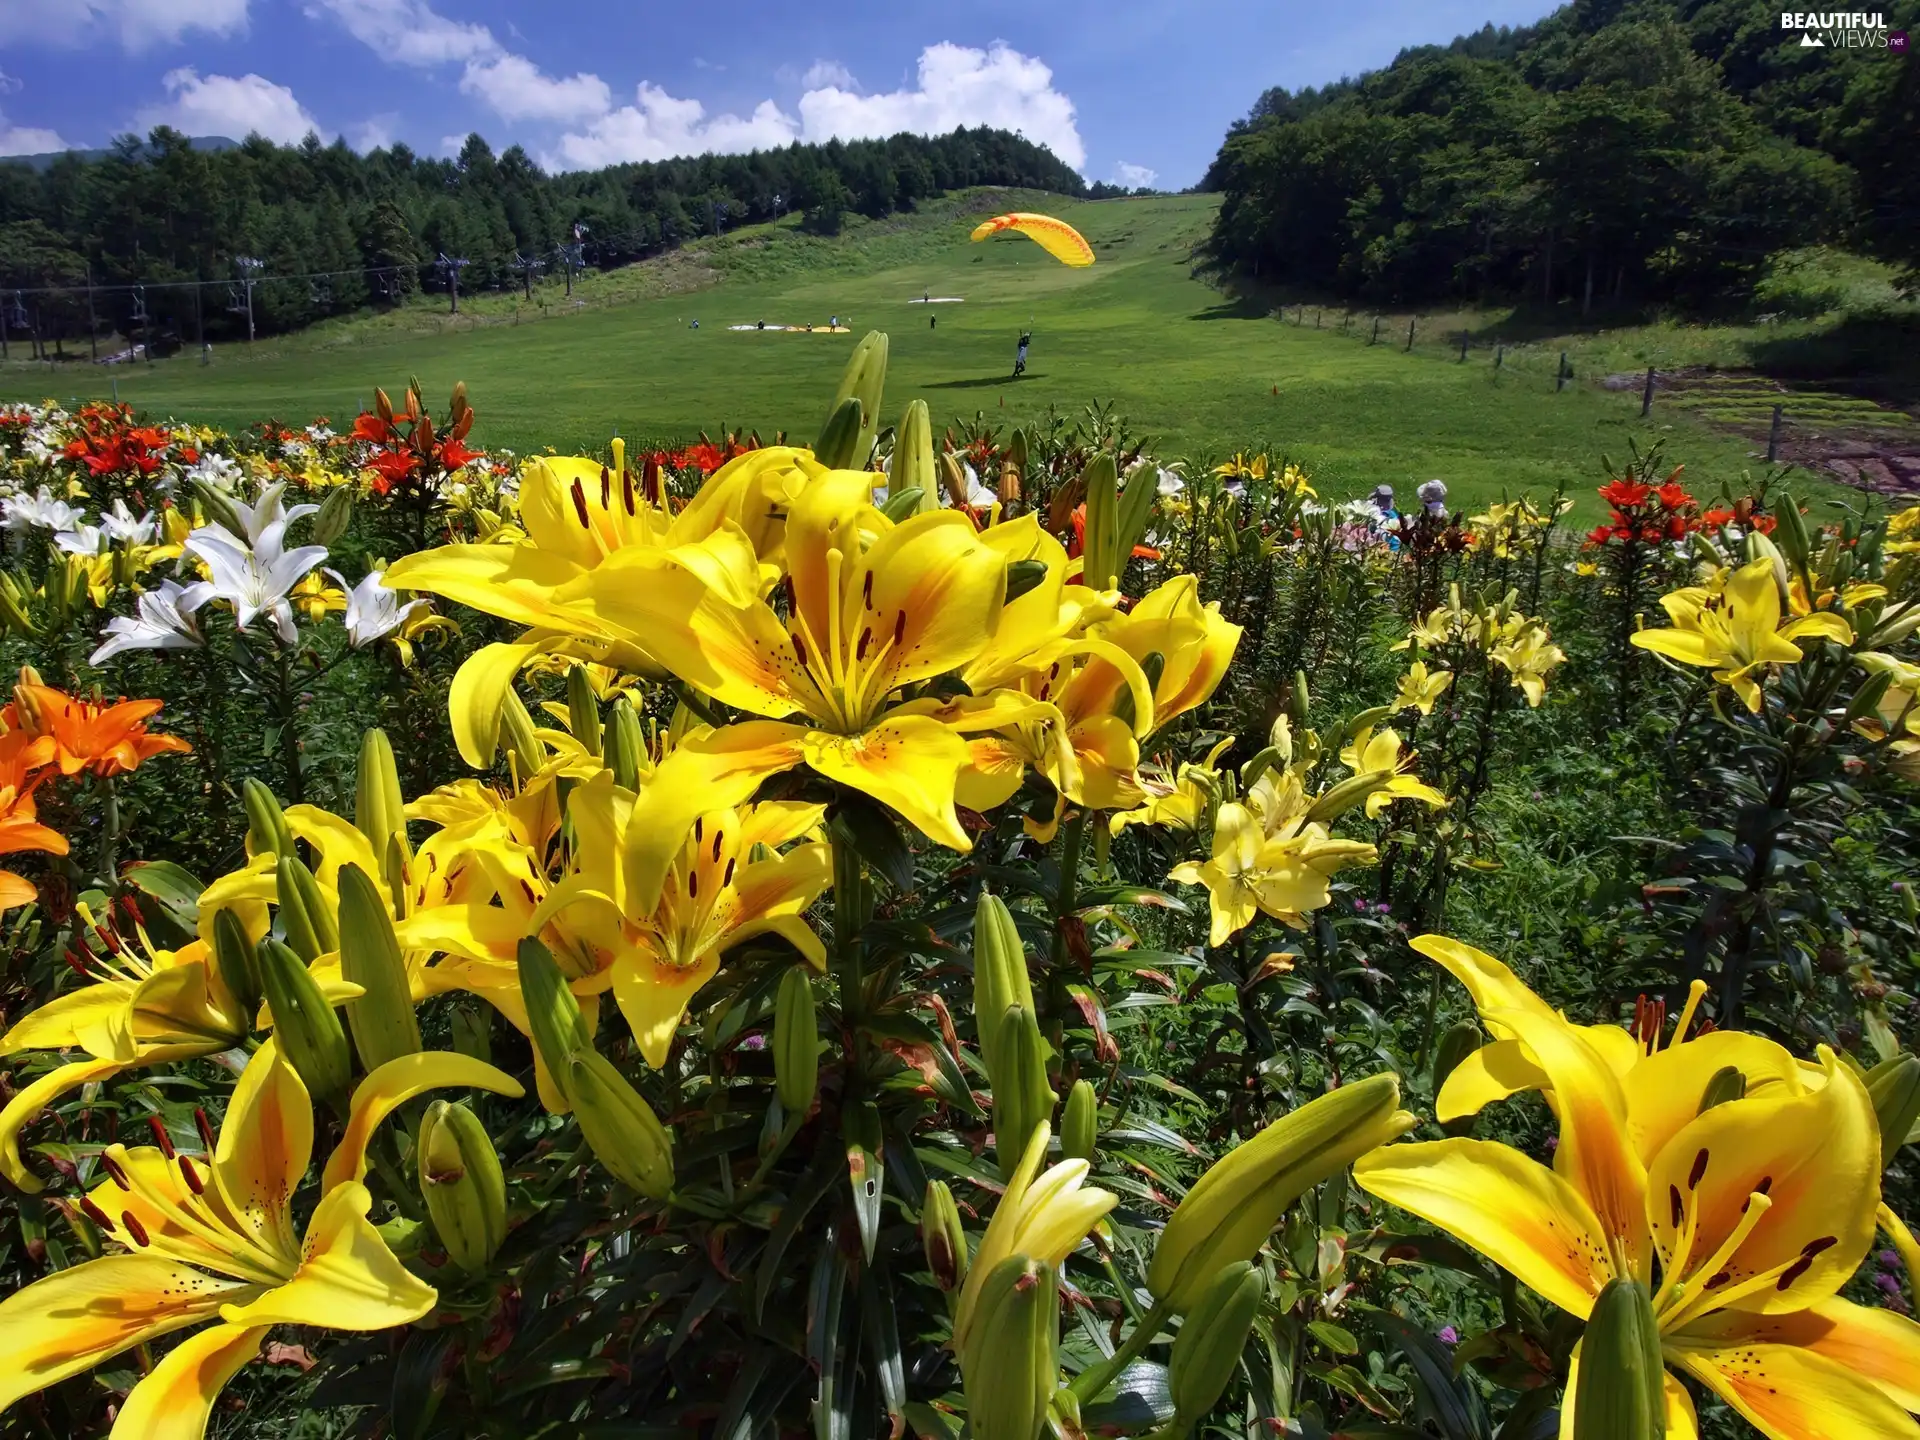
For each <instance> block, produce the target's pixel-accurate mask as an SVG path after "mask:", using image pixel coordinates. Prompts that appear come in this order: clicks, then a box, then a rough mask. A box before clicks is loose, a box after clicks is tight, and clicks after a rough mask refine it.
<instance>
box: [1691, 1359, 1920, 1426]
mask: <svg viewBox="0 0 1920 1440" xmlns="http://www.w3.org/2000/svg"><path fill="white" fill-rule="evenodd" d="M1666 1349H1667V1355H1668V1357H1669V1359H1670V1360H1671V1361H1673V1362H1674V1363H1677V1364H1679V1365H1680V1366H1682V1367H1683V1368H1684V1369H1685V1370H1686V1371H1687V1373H1688V1374H1689V1375H1692V1376H1693V1377H1694V1378H1695V1379H1696V1380H1698V1381H1700V1382H1701V1383H1702V1384H1703V1385H1705V1386H1706V1387H1707V1388H1708V1389H1709V1390H1711V1391H1713V1392H1714V1394H1716V1395H1718V1396H1719V1397H1720V1398H1721V1399H1722V1400H1724V1401H1726V1402H1727V1404H1729V1405H1731V1406H1732V1407H1733V1408H1734V1409H1735V1410H1737V1411H1739V1412H1740V1414H1741V1415H1742V1416H1744V1417H1745V1418H1746V1419H1747V1421H1748V1422H1749V1423H1750V1424H1752V1425H1753V1427H1754V1428H1755V1429H1757V1430H1759V1431H1760V1433H1761V1434H1763V1435H1765V1436H1767V1437H1768V1440H1916V1437H1920V1425H1916V1424H1914V1421H1913V1417H1912V1416H1910V1415H1909V1414H1907V1412H1906V1411H1905V1410H1903V1409H1901V1408H1900V1406H1899V1405H1897V1404H1895V1403H1894V1402H1893V1401H1892V1400H1890V1399H1888V1398H1887V1395H1886V1393H1885V1392H1884V1391H1882V1390H1881V1389H1880V1388H1879V1387H1878V1386H1876V1385H1874V1384H1873V1383H1872V1382H1871V1381H1869V1380H1865V1379H1862V1378H1861V1377H1859V1376H1858V1375H1855V1374H1854V1373H1853V1372H1852V1371H1851V1370H1849V1369H1847V1367H1846V1366H1844V1365H1842V1364H1841V1363H1840V1362H1839V1361H1837V1360H1832V1359H1829V1358H1828V1357H1827V1356H1825V1355H1821V1354H1817V1353H1816V1352H1814V1351H1811V1350H1802V1349H1799V1348H1798V1347H1796V1346H1792V1345H1747V1344H1742V1345H1737V1346H1731V1347H1728V1348H1725V1349H1718V1348H1707V1347H1704V1346H1694V1345H1691V1344H1682V1343H1679V1342H1678V1341H1677V1340H1676V1339H1675V1338H1674V1337H1669V1338H1668V1340H1667V1345H1666Z"/></svg>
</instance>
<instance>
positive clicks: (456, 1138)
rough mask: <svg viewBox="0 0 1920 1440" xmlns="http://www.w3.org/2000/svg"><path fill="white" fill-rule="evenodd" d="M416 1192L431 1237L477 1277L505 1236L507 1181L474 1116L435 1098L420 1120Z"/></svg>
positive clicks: (460, 1107) (467, 1110)
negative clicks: (423, 1204)
mask: <svg viewBox="0 0 1920 1440" xmlns="http://www.w3.org/2000/svg"><path fill="white" fill-rule="evenodd" d="M419 1150H420V1194H421V1196H422V1198H424V1199H425V1200H426V1202H427V1214H428V1215H429V1216H430V1217H431V1218H432V1220H433V1228H434V1233H436V1234H437V1235H439V1237H440V1243H441V1244H442V1245H444V1246H446V1247H447V1255H448V1257H449V1258H450V1259H451V1260H452V1261H453V1263H454V1264H456V1265H458V1266H459V1267H460V1268H461V1269H462V1270H465V1271H468V1272H469V1273H471V1274H476V1275H477V1274H479V1273H480V1272H481V1271H483V1270H485V1269H486V1268H487V1266H488V1265H489V1264H490V1263H491V1262H492V1260H493V1257H494V1253H495V1252H496V1251H498V1250H499V1248H500V1242H501V1241H503V1240H505V1239H506V1238H507V1181H506V1176H505V1175H503V1174H502V1173H501V1170H500V1155H499V1152H498V1151H497V1150H495V1149H494V1144H493V1138H492V1137H491V1136H490V1135H488V1134H487V1132H486V1127H484V1126H483V1125H481V1123H480V1120H479V1117H478V1116H476V1115H475V1114H474V1113H473V1112H472V1111H471V1110H469V1109H467V1107H466V1106H464V1105H458V1104H453V1103H451V1102H449V1101H446V1100H436V1101H434V1102H433V1103H432V1104H431V1105H429V1106H428V1107H427V1113H426V1116H425V1118H424V1119H422V1120H421V1122H420V1144H419Z"/></svg>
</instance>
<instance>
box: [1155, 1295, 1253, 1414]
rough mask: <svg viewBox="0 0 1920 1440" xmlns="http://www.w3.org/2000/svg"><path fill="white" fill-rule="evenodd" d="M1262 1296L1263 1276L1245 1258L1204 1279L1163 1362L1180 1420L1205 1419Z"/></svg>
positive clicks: (1233, 1364) (1237, 1362) (1224, 1384)
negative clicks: (1200, 1290)
mask: <svg viewBox="0 0 1920 1440" xmlns="http://www.w3.org/2000/svg"><path fill="white" fill-rule="evenodd" d="M1266 1298H1267V1277H1266V1276H1265V1275H1263V1274H1262V1273H1261V1272H1260V1271H1258V1270H1256V1269H1255V1268H1254V1267H1253V1266H1252V1265H1251V1264H1249V1263H1248V1262H1247V1261H1245V1260H1242V1261H1240V1262H1239V1263H1237V1264H1234V1265H1228V1266H1225V1267H1223V1268H1222V1269H1221V1271H1220V1273H1219V1274H1217V1275H1215V1276H1214V1277H1213V1279H1212V1280H1210V1281H1208V1282H1207V1287H1206V1289H1205V1290H1203V1291H1202V1292H1201V1294H1200V1298H1199V1300H1198V1301H1197V1302H1195V1304H1194V1307H1193V1309H1192V1311H1191V1312H1189V1314H1188V1315H1187V1319H1186V1323H1185V1324H1183V1325H1182V1326H1181V1327H1180V1333H1179V1334H1178V1335H1177V1336H1175V1337H1174V1341H1173V1356H1172V1358H1171V1359H1170V1360H1169V1361H1168V1362H1167V1388H1168V1390H1169V1391H1171V1392H1172V1395H1173V1406H1174V1414H1175V1416H1176V1418H1177V1419H1178V1420H1179V1422H1180V1423H1181V1424H1182V1425H1185V1426H1188V1427H1192V1426H1194V1425H1196V1424H1198V1423H1199V1422H1200V1421H1201V1420H1203V1419H1205V1418H1206V1414H1207V1412H1208V1411H1209V1410H1211V1409H1213V1407H1214V1405H1215V1404H1216V1403H1218V1401H1219V1399H1220V1396H1221V1395H1222V1394H1223V1393H1224V1392H1225V1391H1226V1388H1227V1384H1228V1382H1229V1381H1231V1380H1232V1379H1233V1373H1234V1371H1236V1370H1238V1369H1239V1368H1240V1357H1241V1355H1242V1353H1244V1352H1245V1350H1246V1348H1247V1337H1248V1335H1250V1334H1251V1333H1252V1332H1253V1321H1254V1317H1255V1316H1257V1315H1258V1314H1259V1313H1260V1302H1261V1301H1263V1300H1265V1299H1266Z"/></svg>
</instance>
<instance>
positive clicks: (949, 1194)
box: [920, 1180, 967, 1295]
mask: <svg viewBox="0 0 1920 1440" xmlns="http://www.w3.org/2000/svg"><path fill="white" fill-rule="evenodd" d="M920 1247H921V1249H922V1250H924V1251H925V1252H926V1256H927V1268H928V1269H929V1270H931V1271H932V1272H933V1283H934V1284H936V1285H938V1286H939V1287H940V1288H941V1290H943V1291H944V1292H945V1293H947V1294H948V1295H951V1294H953V1293H954V1291H956V1290H958V1289H959V1288H960V1287H961V1286H962V1285H964V1284H966V1283H967V1232H966V1231H965V1230H964V1229H962V1228H961V1225H960V1207H959V1206H958V1205H956V1204H954V1203H953V1191H952V1190H950V1189H948V1188H947V1182H946V1181H944V1180H929V1181H928V1182H927V1194H926V1198H925V1199H924V1200H923V1201H921V1204H920Z"/></svg>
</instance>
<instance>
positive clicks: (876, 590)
mask: <svg viewBox="0 0 1920 1440" xmlns="http://www.w3.org/2000/svg"><path fill="white" fill-rule="evenodd" d="M871 487H872V477H871V476H870V475H868V474H866V473H864V472H861V471H853V470H837V471H830V472H827V473H826V474H823V475H821V476H819V477H817V478H816V479H814V480H813V481H811V482H810V483H809V484H808V486H807V488H806V489H805V490H804V491H803V492H802V494H801V495H800V498H799V499H798V500H796V501H795V502H794V504H793V508H792V510H791V512H790V513H789V516H788V519H787V523H786V552H787V561H788V567H789V572H788V578H787V582H786V584H785V585H784V586H783V587H782V589H781V592H780V593H781V594H782V596H783V598H784V602H785V603H784V604H783V606H782V609H779V610H776V609H775V608H774V606H773V605H771V604H769V603H768V600H767V599H765V598H762V589H761V586H760V583H759V579H758V573H757V572H758V562H757V559H756V557H755V554H754V551H753V549H752V547H751V546H750V545H748V544H747V543H746V542H745V537H744V536H742V534H741V533H740V532H739V530H738V529H737V528H733V529H729V530H728V531H726V532H723V533H722V534H719V535H716V536H714V537H712V539H711V540H710V541H708V542H706V543H705V544H704V545H697V546H686V547H682V548H681V549H680V550H678V551H675V552H672V556H671V558H670V560H669V561H668V562H667V563H665V564H654V565H651V566H649V567H647V568H646V569H645V571H644V577H645V578H644V580H643V577H642V575H637V574H635V573H633V568H634V567H632V566H629V565H624V564H622V563H620V561H619V560H618V559H617V558H616V559H615V560H614V561H610V562H608V563H607V564H605V565H602V566H601V567H600V568H599V569H598V570H596V571H595V572H594V573H593V574H592V575H591V576H590V577H588V579H587V580H586V581H584V582H583V583H582V584H581V586H579V587H577V589H576V590H575V591H574V592H573V593H574V594H576V595H577V596H579V597H580V601H581V603H582V604H585V605H590V606H591V607H592V608H593V609H594V610H595V612H596V613H597V614H599V615H600V616H602V617H603V618H604V619H605V620H606V622H607V623H611V624H613V625H615V626H618V627H621V628H623V629H625V630H627V631H630V632H632V633H644V634H646V635H647V636H648V637H649V645H650V646H651V648H652V650H653V652H654V653H655V654H656V655H657V656H659V657H660V659H661V661H662V662H663V663H664V664H665V665H666V666H667V668H668V669H670V670H671V671H672V672H673V673H674V674H676V675H678V676H679V677H680V678H681V679H682V680H684V681H686V682H687V683H688V684H690V685H693V686H695V687H696V688H698V689H700V690H703V691H705V692H706V693H707V694H709V695H711V696H712V697H713V698H714V699H716V700H718V701H720V702H722V703H723V704H727V705H731V706H734V707H735V708H737V709H741V710H745V711H748V712H750V713H751V714H754V715H758V716H764V717H767V718H764V719H756V720H748V721H745V722H743V723H740V724H736V725H728V726H725V727H722V728H720V729H717V730H709V731H704V732H695V733H692V734H689V735H687V736H686V737H685V738H683V739H682V740H681V742H680V744H679V746H678V747H677V748H676V749H675V750H674V752H673V754H672V755H670V756H668V757H667V758H666V759H665V760H664V761H662V762H661V764H660V766H659V768H658V770H656V771H655V773H654V777H653V780H652V783H650V784H648V785H647V786H646V787H645V792H644V794H643V795H642V796H641V800H640V807H639V809H638V810H637V811H636V812H635V823H634V824H633V825H632V826H630V827H629V828H628V836H629V851H628V857H627V858H628V863H629V866H630V869H629V872H628V884H629V885H630V886H631V887H632V888H633V890H634V891H635V895H636V899H635V903H636V904H637V905H638V906H639V907H640V908H641V909H642V910H648V909H651V908H652V906H653V905H654V903H655V902H656V901H657V900H658V899H659V895H660V887H661V884H662V882H663V880H664V879H665V877H666V872H667V869H668V866H669V864H670V863H671V860H672V857H673V856H675V855H677V854H678V853H679V850H680V847H681V843H682V841H683V839H684V838H685V836H686V834H687V831H688V830H689V829H690V828H691V827H692V825H693V822H694V819H695V817H696V816H697V815H699V814H701V813H702V812H704V811H708V810H713V809H725V808H727V807H730V806H733V805H737V804H739V803H740V802H742V801H744V800H746V799H747V798H748V797H749V796H751V795H752V794H753V792H754V791H755V790H756V789H758V788H759V786H760V784H761V783H762V782H763V781H764V780H766V779H768V778H769V777H770V776H773V775H777V774H780V773H781V772H782V771H786V770H790V769H793V768H795V767H797V766H799V765H802V764H804V765H807V766H810V767H811V768H812V769H814V770H815V771H817V772H818V773H820V774H821V775H824V776H826V777H827V778H828V779H829V780H833V781H837V782H839V783H840V784H843V785H846V786H848V787H850V788H852V789H855V790H859V791H862V792H864V793H866V794H868V795H871V796H872V797H873V798H875V799H876V800H879V801H880V802H881V803H882V804H885V805H887V806H889V807H890V808H892V809H893V810H895V811H896V812H898V813H899V814H900V815H902V816H904V817H905V818H906V819H907V820H908V822H910V823H911V824H912V825H914V826H915V827H916V828H917V829H919V830H920V831H921V832H922V833H923V834H925V835H926V836H928V838H930V839H932V840H936V841H938V842H939V843H940V844H942V845H945V846H947V847H948V848H950V849H954V850H966V849H968V848H970V847H971V844H972V841H971V840H970V839H969V838H968V836H967V833H966V831H964V830H963V829H961V827H960V821H959V817H958V816H957V815H956V814H955V813H954V795H955V789H956V787H957V785H958V784H959V778H960V774H961V772H962V771H964V770H965V769H966V768H967V767H968V764H969V762H970V756H969V752H968V749H967V744H966V741H965V740H964V739H963V738H962V731H963V730H964V729H965V728H967V727H968V726H970V725H973V724H976V723H977V724H978V725H979V726H980V728H991V726H992V725H993V723H994V721H993V719H992V717H991V716H989V717H988V718H986V719H985V720H980V721H974V720H970V719H967V718H965V717H961V718H959V719H956V720H954V721H953V722H952V723H943V722H942V721H941V720H939V719H936V718H934V717H933V716H931V715H928V714H924V713H916V712H915V710H914V709H913V708H911V707H908V706H905V705H903V704H901V703H899V702H898V701H896V698H895V697H896V695H897V693H898V692H899V691H900V690H902V689H904V688H906V687H908V686H913V685H919V684H922V683H924V682H926V681H929V680H932V679H934V678H935V677H937V676H940V675H944V674H947V673H948V672H950V671H952V670H955V669H957V668H959V667H960V666H963V665H965V664H966V663H967V662H968V661H970V660H972V659H974V658H975V657H976V656H978V655H979V654H980V653H981V652H982V651H983V650H985V649H986V647H987V646H988V644H989V643H991V641H992V640H993V638H994V636H995V634H996V633H997V632H998V630H999V628H1000V625H1001V620H1002V617H1001V602H1002V598H1003V597H1004V595H1005V592H1006V577H1007V569H1006V564H1005V561H1004V560H1003V559H1002V558H1001V556H1000V555H999V554H998V553H996V552H995V551H994V550H993V549H991V548H990V547H988V546H987V545H985V544H984V543H982V542H981V540H980V538H979V537H978V536H977V535H976V534H975V533H974V529H973V522H972V521H971V520H969V519H968V518H967V516H966V515H965V514H964V513H961V512H956V511H934V512H928V513H925V514H920V515H915V516H913V517H911V518H910V519H908V520H905V521H903V522H902V523H900V524H898V525H895V524H893V523H892V522H891V521H889V520H888V519H887V518H886V516H884V515H882V514H881V513H880V512H879V511H878V510H877V509H875V508H874V507H873V505H872V503H871V502H870V501H869V500H868V499H867V498H866V497H867V495H868V494H869V493H870V491H871ZM643 558H644V557H643ZM783 611H784V613H783ZM791 716H797V717H804V718H796V719H789V718H787V717H791Z"/></svg>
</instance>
